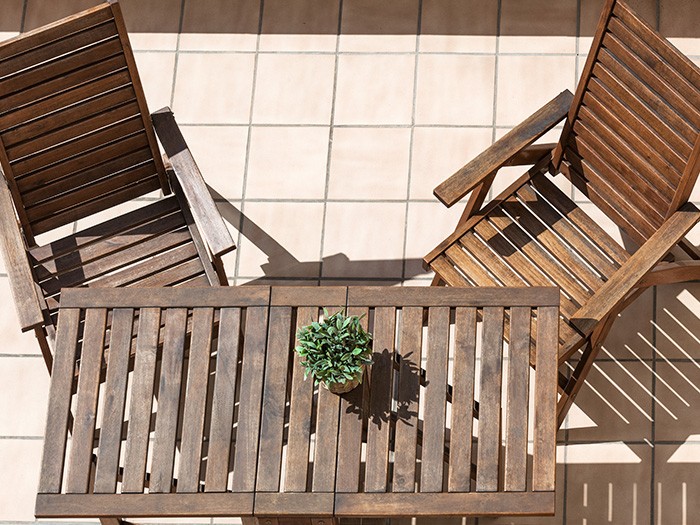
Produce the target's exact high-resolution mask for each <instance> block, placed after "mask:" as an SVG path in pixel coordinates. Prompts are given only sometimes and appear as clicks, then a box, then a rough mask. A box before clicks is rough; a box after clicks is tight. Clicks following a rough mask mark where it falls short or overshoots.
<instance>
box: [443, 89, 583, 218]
mask: <svg viewBox="0 0 700 525" xmlns="http://www.w3.org/2000/svg"><path fill="white" fill-rule="evenodd" d="M573 97H574V96H573V95H572V94H571V92H570V91H568V90H565V91H562V92H561V93H560V94H559V95H557V96H556V97H555V98H554V99H552V100H551V101H549V102H548V103H547V104H545V105H544V106H542V107H541V108H540V109H539V110H537V111H536V112H535V113H533V114H532V115H530V116H529V117H528V118H527V119H526V120H525V121H524V122H522V123H520V124H518V125H517V126H515V127H514V128H513V129H511V130H510V131H509V132H508V133H506V134H505V135H504V136H503V137H502V138H501V139H499V140H497V141H496V142H494V143H493V144H492V145H491V146H490V147H489V148H487V149H486V151H484V152H483V153H481V154H480V155H479V156H477V157H476V158H475V159H474V160H472V161H471V162H469V163H468V164H466V165H465V166H464V167H463V168H462V169H460V170H459V171H457V172H456V173H455V174H454V175H452V176H451V177H450V178H449V179H447V180H445V181H444V182H442V183H441V184H440V185H439V186H437V187H436V188H435V190H434V191H433V194H434V195H435V196H436V197H437V198H438V199H440V201H441V202H442V203H443V204H444V205H445V206H447V207H448V208H449V207H450V206H452V205H453V204H455V203H456V202H457V201H459V199H461V198H462V197H464V196H465V195H466V194H467V193H469V192H470V191H471V190H473V189H474V188H475V187H476V186H477V185H478V184H479V183H480V182H481V181H482V180H483V179H484V178H485V177H487V176H488V175H489V174H490V173H492V172H493V171H495V170H497V169H498V168H500V167H501V166H503V165H505V164H507V163H508V161H509V160H510V159H511V158H512V157H513V156H515V155H516V154H517V153H518V152H520V151H521V150H522V149H523V148H525V147H527V146H529V145H530V144H532V143H533V142H535V140H537V139H538V138H539V137H541V136H542V135H544V134H545V133H546V132H547V131H549V130H550V129H552V128H553V127H554V126H555V125H556V124H557V123H558V122H559V121H560V120H561V119H563V118H564V117H566V115H567V114H568V111H569V106H570V105H571V101H572V99H573Z"/></svg>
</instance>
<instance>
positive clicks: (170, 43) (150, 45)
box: [119, 0, 182, 51]
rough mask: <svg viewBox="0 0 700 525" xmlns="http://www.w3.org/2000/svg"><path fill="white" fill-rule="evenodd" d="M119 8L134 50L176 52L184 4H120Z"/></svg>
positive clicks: (173, 0) (163, 0) (124, 0)
mask: <svg viewBox="0 0 700 525" xmlns="http://www.w3.org/2000/svg"><path fill="white" fill-rule="evenodd" d="M119 5H120V6H121V9H122V13H124V23H125V24H126V29H127V31H128V32H129V41H130V42H131V47H132V48H133V49H135V50H139V49H146V50H161V51H162V50H168V51H175V49H176V48H177V33H178V31H179V29H180V13H181V11H182V2H181V0H155V1H150V2H142V1H140V0H120V2H119Z"/></svg>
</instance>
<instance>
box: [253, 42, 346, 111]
mask: <svg viewBox="0 0 700 525" xmlns="http://www.w3.org/2000/svg"><path fill="white" fill-rule="evenodd" d="M334 67H335V57H333V56H331V55H297V54H287V53H284V54H279V55H277V54H275V55H265V54H263V55H260V56H259V58H258V69H257V79H256V88H255V102H254V106H253V122H254V123H258V124H330V119H331V105H332V99H333V75H334Z"/></svg>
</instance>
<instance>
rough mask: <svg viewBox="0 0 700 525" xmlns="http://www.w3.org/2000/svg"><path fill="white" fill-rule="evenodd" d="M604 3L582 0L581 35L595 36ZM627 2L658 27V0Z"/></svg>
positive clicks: (653, 25)
mask: <svg viewBox="0 0 700 525" xmlns="http://www.w3.org/2000/svg"><path fill="white" fill-rule="evenodd" d="M604 3H605V0H581V15H580V16H581V22H580V23H581V36H586V37H590V36H593V34H594V33H595V29H596V26H597V24H598V20H599V19H600V13H601V11H602V9H603V4H604ZM627 3H628V4H629V5H630V6H631V7H632V9H633V10H634V11H635V12H636V13H637V14H638V15H639V16H640V17H641V18H642V19H643V20H645V21H646V22H647V23H649V24H650V25H651V26H652V27H656V6H657V0H629V1H628V2H627ZM662 3H663V2H662ZM674 5H675V4H674ZM584 49H585V48H584Z"/></svg>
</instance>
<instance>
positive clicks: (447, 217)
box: [406, 202, 463, 277]
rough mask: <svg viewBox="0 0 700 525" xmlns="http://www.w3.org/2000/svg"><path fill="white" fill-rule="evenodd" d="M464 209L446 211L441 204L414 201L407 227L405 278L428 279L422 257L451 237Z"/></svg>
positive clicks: (409, 206)
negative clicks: (419, 277) (423, 277)
mask: <svg viewBox="0 0 700 525" xmlns="http://www.w3.org/2000/svg"><path fill="white" fill-rule="evenodd" d="M462 211H463V206H459V205H457V206H453V207H452V208H449V209H448V208H445V206H443V205H442V204H441V203H438V202H435V203H432V202H430V203H428V202H412V203H410V204H409V205H408V221H407V224H406V239H407V240H406V259H407V260H406V277H417V276H425V275H428V274H429V273H430V272H427V271H426V270H425V269H423V257H424V256H425V255H427V254H428V252H430V250H432V249H433V248H435V247H436V246H437V245H438V244H439V243H440V242H442V240H443V239H444V238H445V237H447V236H448V235H449V234H451V233H452V232H453V231H454V229H455V227H456V226H457V221H458V220H459V218H460V216H461V215H462Z"/></svg>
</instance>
